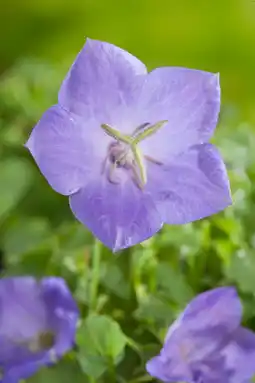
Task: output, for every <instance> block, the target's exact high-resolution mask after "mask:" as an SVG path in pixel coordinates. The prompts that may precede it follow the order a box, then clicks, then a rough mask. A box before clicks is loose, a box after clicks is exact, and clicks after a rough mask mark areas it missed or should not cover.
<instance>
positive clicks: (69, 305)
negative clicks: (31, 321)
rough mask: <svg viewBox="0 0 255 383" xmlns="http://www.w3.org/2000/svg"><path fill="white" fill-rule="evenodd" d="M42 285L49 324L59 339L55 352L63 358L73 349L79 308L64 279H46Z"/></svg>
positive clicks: (57, 339)
mask: <svg viewBox="0 0 255 383" xmlns="http://www.w3.org/2000/svg"><path fill="white" fill-rule="evenodd" d="M41 285H42V294H43V299H44V302H45V305H46V307H47V309H48V318H49V324H50V327H51V328H52V329H53V330H54V332H55V334H56V337H57V338H56V344H55V345H54V351H55V353H56V355H57V356H58V357H61V356H62V355H63V354H64V353H65V352H66V351H68V350H69V349H70V348H72V347H73V344H74V340H75V332H76V326H77V321H78V317H79V311H78V307H77V305H76V302H75V300H74V299H73V297H72V295H71V293H70V291H69V289H68V287H67V285H66V282H65V281H64V280H63V279H62V278H55V277H51V278H44V279H43V280H42V282H41Z"/></svg>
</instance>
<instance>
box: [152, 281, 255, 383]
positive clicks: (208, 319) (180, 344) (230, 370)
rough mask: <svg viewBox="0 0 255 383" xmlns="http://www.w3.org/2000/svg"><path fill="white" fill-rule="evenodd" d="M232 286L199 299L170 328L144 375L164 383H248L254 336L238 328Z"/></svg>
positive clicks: (254, 370) (254, 369)
mask: <svg viewBox="0 0 255 383" xmlns="http://www.w3.org/2000/svg"><path fill="white" fill-rule="evenodd" d="M241 315H242V307H241V302H240V300H239V298H238V296H237V293H236V291H235V289H234V288H232V287H222V288H217V289H214V290H211V291H208V292H206V293H203V294H201V295H198V296H197V297H196V298H195V299H193V300H192V301H191V303H190V304H189V305H188V306H187V307H186V309H185V310H184V312H183V313H182V314H181V315H180V317H179V318H178V319H177V320H176V321H175V322H174V324H173V325H172V326H171V327H170V328H169V330H168V333H167V336H166V339H165V343H164V346H163V348H162V350H161V352H160V354H159V355H158V356H156V357H154V358H153V359H151V360H150V361H149V362H148V363H147V366H146V368H147V371H148V372H149V374H150V375H152V376H153V377H156V378H158V379H160V380H162V381H163V382H177V381H182V382H190V383H191V382H192V383H220V382H224V383H245V382H246V383H247V382H249V381H250V379H251V378H252V376H253V375H254V374H255V334H254V333H253V332H251V331H250V330H248V329H245V328H243V327H241V326H240V322H241Z"/></svg>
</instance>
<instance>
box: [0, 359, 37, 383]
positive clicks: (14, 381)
mask: <svg viewBox="0 0 255 383" xmlns="http://www.w3.org/2000/svg"><path fill="white" fill-rule="evenodd" d="M39 368H40V363H26V364H20V365H17V366H14V367H12V368H10V369H7V370H6V371H5V373H4V376H3V379H2V380H1V383H18V382H20V381H21V380H24V379H28V378H29V377H30V376H32V375H33V374H35V373H36V372H37V370H38V369H39Z"/></svg>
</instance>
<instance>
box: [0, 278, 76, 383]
mask: <svg viewBox="0 0 255 383" xmlns="http://www.w3.org/2000/svg"><path fill="white" fill-rule="evenodd" d="M78 315H79V314H78V309H77V306H76V303H75V301H74V299H73V298H72V295H71V293H70V291H69V289H68V288H67V285H66V284H65V282H64V280H63V279H61V278H54V277H50V278H44V279H42V280H41V281H39V280H36V279H35V278H32V277H16V278H3V279H0V375H1V376H0V382H1V383H17V382H18V381H19V380H21V379H26V378H28V377H29V376H31V375H32V374H34V373H35V372H36V371H37V370H38V369H39V368H40V366H43V365H50V364H52V363H55V362H57V360H58V359H59V358H60V357H61V356H62V355H63V354H64V353H66V352H67V351H68V350H69V349H70V348H71V347H72V346H73V343H74V338H75V331H76V324H77V320H78Z"/></svg>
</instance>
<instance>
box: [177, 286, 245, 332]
mask: <svg viewBox="0 0 255 383" xmlns="http://www.w3.org/2000/svg"><path fill="white" fill-rule="evenodd" d="M241 318H242V304H241V301H240V299H239V297H238V295H237V292H236V289H235V288H234V287H218V288H216V289H213V290H209V291H206V292H204V293H202V294H200V295H198V296H197V297H196V298H194V299H193V300H192V301H191V302H190V303H189V304H188V306H187V307H186V309H185V310H184V312H183V314H182V316H181V322H182V324H183V325H185V326H186V327H187V328H189V329H190V330H195V331H198V332H199V331H204V330H211V329H212V328H214V327H215V328H216V327H219V326H220V327H222V328H225V329H226V330H227V332H228V333H230V332H232V331H233V330H235V329H236V328H237V327H238V326H239V325H240V322H241Z"/></svg>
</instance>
